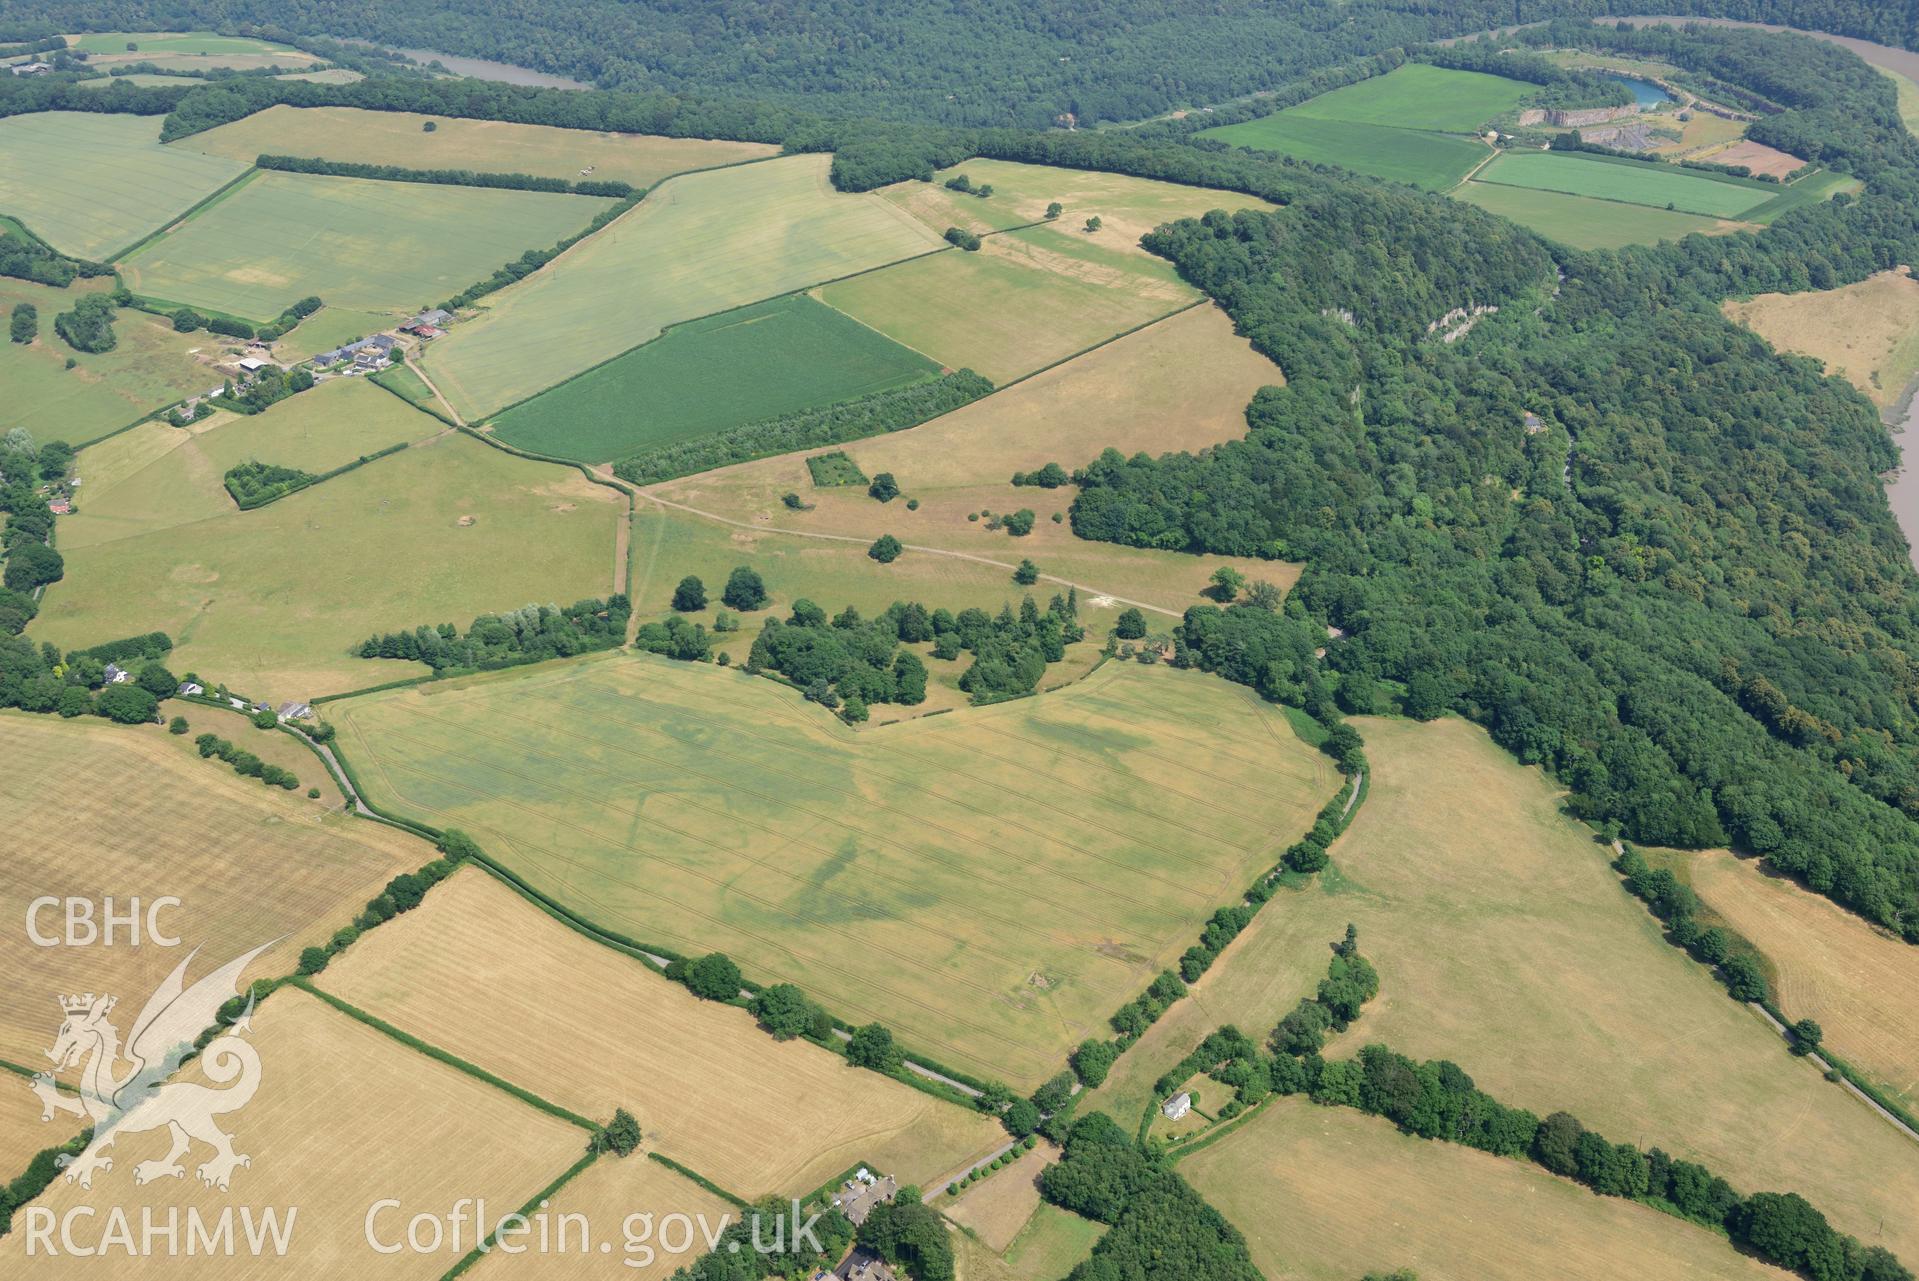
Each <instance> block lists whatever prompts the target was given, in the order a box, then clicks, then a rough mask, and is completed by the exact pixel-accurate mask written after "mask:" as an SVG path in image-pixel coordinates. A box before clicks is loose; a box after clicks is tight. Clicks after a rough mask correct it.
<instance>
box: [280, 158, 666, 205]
mask: <svg viewBox="0 0 1919 1281" xmlns="http://www.w3.org/2000/svg"><path fill="white" fill-rule="evenodd" d="M253 163H254V164H255V165H256V166H257V167H259V168H261V169H277V170H279V171H281V172H283V173H311V174H328V175H331V176H333V177H336V178H371V179H375V180H377V181H380V182H418V183H427V184H430V185H438V186H443V187H500V188H505V189H507V190H511V191H546V192H557V193H562V194H570V195H575V196H613V197H616V198H620V199H624V198H626V197H627V196H630V195H632V194H633V190H634V188H633V184H632V183H630V182H619V181H616V180H613V179H606V180H599V181H591V182H570V181H568V180H567V179H565V178H542V177H538V176H536V175H534V174H530V173H494V172H491V171H488V170H475V169H409V168H407V167H406V166H404V165H373V164H357V163H354V162H351V161H345V160H323V159H320V158H317V157H303V156H280V155H263V156H258V157H255V159H254V161H253Z"/></svg>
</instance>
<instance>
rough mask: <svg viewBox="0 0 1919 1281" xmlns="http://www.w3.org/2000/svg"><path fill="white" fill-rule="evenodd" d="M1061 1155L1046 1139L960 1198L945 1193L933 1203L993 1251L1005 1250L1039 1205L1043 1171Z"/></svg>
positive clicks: (1000, 1251)
mask: <svg viewBox="0 0 1919 1281" xmlns="http://www.w3.org/2000/svg"><path fill="white" fill-rule="evenodd" d="M1059 1158H1060V1150H1059V1149H1058V1148H1056V1147H1054V1146H1053V1145H1052V1144H1051V1143H1047V1142H1045V1141H1044V1140H1042V1141H1041V1142H1040V1144H1039V1146H1038V1147H1035V1148H1034V1149H1033V1150H1032V1151H1031V1152H1028V1153H1026V1154H1025V1155H1024V1156H1022V1157H1020V1159H1019V1160H1017V1161H1015V1162H1013V1163H1012V1164H1011V1165H1009V1166H1005V1167H1003V1168H1002V1169H1000V1170H998V1171H996V1172H994V1173H993V1174H990V1175H988V1176H987V1177H986V1178H984V1179H981V1180H980V1181H979V1182H978V1183H975V1184H974V1185H973V1186H972V1187H970V1188H968V1189H967V1190H966V1191H965V1193H964V1194H962V1195H961V1196H960V1197H959V1198H958V1199H957V1200H955V1199H954V1198H952V1197H949V1196H946V1195H944V1194H942V1195H940V1196H938V1197H936V1198H934V1201H933V1204H935V1205H937V1206H938V1207H939V1209H940V1212H941V1213H942V1214H944V1215H945V1216H946V1217H947V1218H949V1219H951V1220H952V1221H953V1222H955V1223H957V1224H959V1225H960V1226H961V1227H964V1228H967V1229H969V1230H970V1231H971V1232H972V1233H973V1234H974V1235H975V1236H977V1237H978V1238H979V1239H980V1240H981V1241H983V1242H985V1243H986V1246H987V1248H989V1249H990V1250H992V1251H993V1253H995V1254H1004V1253H1006V1250H1007V1247H1009V1246H1011V1245H1012V1244H1013V1239H1014V1238H1015V1237H1017V1236H1019V1234H1020V1232H1021V1231H1022V1230H1023V1229H1024V1228H1025V1227H1026V1225H1027V1223H1028V1222H1030V1221H1031V1220H1032V1217H1033V1212H1034V1211H1035V1210H1037V1209H1039V1205H1040V1199H1039V1176H1040V1174H1041V1172H1042V1171H1044V1170H1045V1169H1046V1167H1047V1166H1049V1165H1051V1164H1052V1163H1053V1162H1055V1161H1057V1160H1059Z"/></svg>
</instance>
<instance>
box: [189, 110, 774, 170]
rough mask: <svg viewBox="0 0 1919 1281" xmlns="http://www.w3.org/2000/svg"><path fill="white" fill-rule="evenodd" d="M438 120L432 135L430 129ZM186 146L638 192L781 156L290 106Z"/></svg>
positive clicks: (693, 142) (758, 146)
mask: <svg viewBox="0 0 1919 1281" xmlns="http://www.w3.org/2000/svg"><path fill="white" fill-rule="evenodd" d="M429 123H431V124H432V125H433V130H432V131H431V132H428V131H427V130H426V128H425V126H426V125H427V124H429ZM176 145H177V146H179V147H182V148H190V149H191V150H194V151H203V152H206V153H207V154H208V155H215V156H225V157H227V158H229V159H232V160H238V161H241V162H243V163H245V164H252V163H253V160H254V157H256V156H261V155H269V154H270V155H282V156H315V157H321V158H324V159H327V160H339V161H347V162H351V163H353V164H363V165H401V166H404V167H405V168H408V169H474V170H479V171H482V172H491V173H528V174H533V175H535V176H536V177H541V178H565V179H566V180H567V181H569V182H581V181H591V182H627V183H631V184H632V185H633V186H635V187H650V186H652V185H653V184H654V183H656V182H658V181H659V180H660V179H662V178H666V177H670V176H671V175H673V174H676V173H683V172H685V171H686V170H688V169H710V168H712V167H714V166H715V165H726V164H737V163H738V162H740V161H742V160H757V159H760V158H762V157H766V156H773V155H778V154H779V148H778V147H774V146H769V145H767V144H765V143H759V142H714V141H709V140H708V139H705V138H660V137H654V136H652V135H649V134H629V133H600V132H598V131H596V130H591V129H556V128H553V127H551V126H549V125H522V124H512V123H509V122H507V121H501V120H460V119H454V118H449V117H445V116H425V115H419V114H416V113H414V112H411V111H365V110H362V109H360V108H358V107H289V106H285V105H279V106H272V107H268V108H267V109H266V110H265V111H261V112H256V113H255V114H253V115H250V116H247V117H246V118H244V119H241V120H236V121H234V122H233V123H232V124H228V125H221V126H220V127H219V128H218V129H209V130H208V131H207V132H205V133H201V134H195V135H193V136H192V137H190V138H183V139H181V140H180V142H179V143H178V144H176ZM586 170H591V171H592V172H590V173H588V172H584V171H586Z"/></svg>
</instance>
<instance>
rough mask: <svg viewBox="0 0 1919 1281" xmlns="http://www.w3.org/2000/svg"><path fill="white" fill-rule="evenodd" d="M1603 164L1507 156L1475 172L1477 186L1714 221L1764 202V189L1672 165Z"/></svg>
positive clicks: (1564, 156)
mask: <svg viewBox="0 0 1919 1281" xmlns="http://www.w3.org/2000/svg"><path fill="white" fill-rule="evenodd" d="M1608 159H1609V158H1606V157H1590V156H1581V155H1574V154H1571V153H1567V152H1556V151H1515V152H1508V153H1506V154H1505V155H1503V156H1501V157H1499V159H1497V160H1495V161H1493V163H1491V164H1490V165H1487V166H1486V167H1485V168H1484V169H1482V170H1480V172H1479V174H1478V175H1477V178H1476V181H1479V182H1483V183H1489V184H1493V185H1497V186H1505V187H1526V188H1530V189H1532V190H1535V191H1558V192H1563V193H1565V194H1567V195H1571V196H1589V197H1592V198H1594V199H1598V200H1611V201H1617V202H1620V203H1623V204H1629V205H1645V206H1647V207H1649V208H1653V209H1667V208H1670V209H1672V210H1673V211H1676V212H1679V213H1691V214H1703V215H1706V216H1708V217H1713V218H1737V217H1739V216H1740V215H1742V214H1745V213H1747V212H1749V211H1751V210H1753V209H1755V208H1757V207H1758V206H1760V205H1763V204H1765V203H1767V201H1768V199H1769V197H1768V196H1767V195H1766V193H1765V192H1764V191H1763V190H1757V189H1755V188H1754V187H1753V186H1749V185H1747V184H1746V183H1744V182H1741V181H1739V180H1737V179H1732V180H1729V181H1721V180H1720V179H1719V178H1718V177H1716V176H1713V175H1709V174H1704V173H1700V172H1698V171H1696V170H1686V169H1680V168H1678V167H1676V166H1673V165H1662V164H1634V163H1632V162H1630V161H1628V162H1624V163H1607V160H1608Z"/></svg>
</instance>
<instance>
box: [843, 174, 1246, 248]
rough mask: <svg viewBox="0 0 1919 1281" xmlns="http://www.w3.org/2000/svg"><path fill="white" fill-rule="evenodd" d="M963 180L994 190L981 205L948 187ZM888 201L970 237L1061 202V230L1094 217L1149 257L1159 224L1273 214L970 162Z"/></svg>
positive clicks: (1170, 187) (1139, 185)
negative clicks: (1218, 212) (1148, 240)
mask: <svg viewBox="0 0 1919 1281" xmlns="http://www.w3.org/2000/svg"><path fill="white" fill-rule="evenodd" d="M958 174H964V175H966V176H967V177H968V178H970V179H971V180H972V181H973V184H974V186H975V187H976V188H977V187H979V186H982V185H990V186H991V187H992V188H993V194H992V195H991V196H988V197H986V198H985V199H983V200H982V199H981V198H980V197H978V196H975V195H969V194H966V193H963V192H958V191H952V190H949V189H948V188H947V186H946V181H947V179H949V178H952V177H954V176H955V175H958ZM881 194H882V195H884V196H885V197H886V198H887V199H888V200H891V201H892V202H893V203H895V204H897V205H898V206H899V207H900V208H902V209H904V210H906V211H907V212H908V213H910V214H912V215H913V216H914V217H915V218H918V219H919V220H920V221H921V222H923V223H925V224H926V225H927V227H928V228H929V229H931V230H932V231H934V232H938V233H944V232H945V231H946V229H947V228H948V227H964V228H966V229H967V230H968V231H999V230H1003V229H1005V228H1007V227H1017V226H1020V225H1022V224H1024V223H1029V222H1038V221H1040V220H1041V219H1043V218H1045V217H1046V207H1047V205H1049V204H1052V203H1054V202H1055V201H1057V202H1058V203H1059V204H1061V205H1063V206H1064V209H1063V210H1062V211H1061V213H1060V217H1059V225H1060V226H1062V227H1075V228H1077V227H1083V226H1085V225H1086V220H1087V219H1088V218H1091V217H1097V218H1099V220H1100V222H1101V223H1102V224H1103V226H1102V229H1101V241H1102V243H1105V242H1106V241H1107V240H1108V238H1109V237H1110V243H1111V245H1112V247H1113V248H1116V249H1120V250H1122V251H1124V252H1127V253H1133V254H1138V255H1140V256H1141V257H1150V256H1151V255H1149V254H1147V252H1146V250H1144V249H1143V248H1141V247H1140V244H1139V240H1140V237H1141V236H1144V235H1145V234H1146V233H1147V232H1149V231H1151V230H1152V229H1153V228H1155V227H1157V226H1159V225H1160V224H1161V223H1166V222H1173V221H1176V220H1177V219H1180V218H1197V217H1199V216H1200V215H1201V214H1204V213H1205V212H1207V211H1208V210H1209V209H1224V210H1226V211H1227V212H1229V213H1231V212H1237V211H1238V210H1241V209H1270V208H1272V206H1271V205H1269V204H1268V203H1266V202H1265V201H1263V200H1260V199H1259V198H1258V197H1256V196H1247V195H1242V194H1241V193H1239V192H1237V191H1218V190H1214V189H1211V188H1207V187H1188V186H1184V185H1182V184H1180V183H1174V182H1155V181H1154V180H1153V179H1151V178H1134V177H1130V176H1127V175H1125V174H1113V173H1094V172H1092V171H1090V170H1085V169H1059V168H1055V167H1054V166H1052V165H1027V164H1020V163H1018V162H1016V161H1011V160H968V161H966V162H964V163H962V164H957V165H954V166H953V167H952V168H950V169H942V170H940V171H939V172H938V173H936V174H934V175H933V181H931V182H902V183H896V184H894V185H893V186H891V187H887V188H885V189H884V190H883V191H882V192H881Z"/></svg>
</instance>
